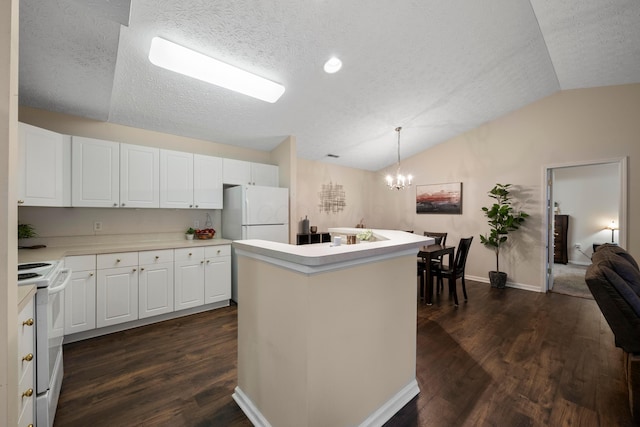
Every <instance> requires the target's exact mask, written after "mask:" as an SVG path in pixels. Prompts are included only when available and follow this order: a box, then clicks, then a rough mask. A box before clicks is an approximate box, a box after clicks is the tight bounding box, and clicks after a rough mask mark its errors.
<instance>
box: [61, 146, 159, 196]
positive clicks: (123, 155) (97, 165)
mask: <svg viewBox="0 0 640 427" xmlns="http://www.w3.org/2000/svg"><path fill="white" fill-rule="evenodd" d="M71 152H72V170H73V175H72V178H73V179H72V189H73V191H72V204H73V206H85V207H126V208H157V207H159V206H160V187H159V183H160V172H159V165H160V150H159V149H158V148H153V147H143V146H139V145H130V144H120V143H117V142H112V141H103V140H100V139H92V138H83V137H76V136H74V137H73V139H72V150H71Z"/></svg>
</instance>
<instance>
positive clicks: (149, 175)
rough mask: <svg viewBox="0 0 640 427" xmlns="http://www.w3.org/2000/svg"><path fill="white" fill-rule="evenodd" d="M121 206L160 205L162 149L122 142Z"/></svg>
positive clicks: (143, 206) (148, 206) (155, 206)
mask: <svg viewBox="0 0 640 427" xmlns="http://www.w3.org/2000/svg"><path fill="white" fill-rule="evenodd" d="M120 206H122V207H128V208H157V207H160V150H159V149H158V148H153V147H143V146H140V145H130V144H120Z"/></svg>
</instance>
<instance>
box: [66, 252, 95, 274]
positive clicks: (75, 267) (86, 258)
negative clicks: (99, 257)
mask: <svg viewBox="0 0 640 427" xmlns="http://www.w3.org/2000/svg"><path fill="white" fill-rule="evenodd" d="M64 266H65V267H67V268H70V269H71V271H87V270H95V269H96V256H95V255H78V256H68V257H65V259H64Z"/></svg>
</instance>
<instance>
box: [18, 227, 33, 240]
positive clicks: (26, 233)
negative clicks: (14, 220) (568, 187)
mask: <svg viewBox="0 0 640 427" xmlns="http://www.w3.org/2000/svg"><path fill="white" fill-rule="evenodd" d="M37 235H38V233H36V229H35V228H33V225H31V224H18V239H30V238H32V237H36V236H37Z"/></svg>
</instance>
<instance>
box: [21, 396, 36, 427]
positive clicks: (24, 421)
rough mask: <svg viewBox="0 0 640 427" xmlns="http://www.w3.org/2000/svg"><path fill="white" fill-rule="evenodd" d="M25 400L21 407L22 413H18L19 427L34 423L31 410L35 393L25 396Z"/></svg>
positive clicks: (26, 426) (27, 426) (33, 412)
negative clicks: (28, 396)
mask: <svg viewBox="0 0 640 427" xmlns="http://www.w3.org/2000/svg"><path fill="white" fill-rule="evenodd" d="M25 399H26V400H25V402H24V405H22V406H23V408H22V414H21V415H20V419H18V426H19V427H29V426H33V425H35V422H34V414H35V411H34V410H33V400H34V399H35V395H33V396H32V397H30V398H25Z"/></svg>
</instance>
